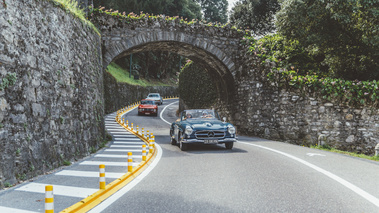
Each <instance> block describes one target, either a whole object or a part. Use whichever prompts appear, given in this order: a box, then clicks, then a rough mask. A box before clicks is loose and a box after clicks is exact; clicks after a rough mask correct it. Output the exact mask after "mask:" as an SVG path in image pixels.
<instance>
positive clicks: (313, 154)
mask: <svg viewBox="0 0 379 213" xmlns="http://www.w3.org/2000/svg"><path fill="white" fill-rule="evenodd" d="M307 155H308V156H311V157H313V156H323V157H324V156H326V155H323V154H319V153H307Z"/></svg>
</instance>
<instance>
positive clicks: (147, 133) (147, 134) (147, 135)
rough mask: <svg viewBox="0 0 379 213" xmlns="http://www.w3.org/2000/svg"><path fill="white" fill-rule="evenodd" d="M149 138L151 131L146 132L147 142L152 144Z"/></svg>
mask: <svg viewBox="0 0 379 213" xmlns="http://www.w3.org/2000/svg"><path fill="white" fill-rule="evenodd" d="M149 136H150V135H149V130H146V140H147V141H148V142H149V143H150V140H149Z"/></svg>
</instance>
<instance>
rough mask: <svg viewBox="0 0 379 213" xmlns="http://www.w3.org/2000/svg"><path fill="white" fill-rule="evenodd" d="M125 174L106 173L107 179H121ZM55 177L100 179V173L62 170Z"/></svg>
mask: <svg viewBox="0 0 379 213" xmlns="http://www.w3.org/2000/svg"><path fill="white" fill-rule="evenodd" d="M124 174H125V173H117V172H106V171H105V177H107V178H119V177H121V176H123V175H124ZM55 175H63V176H73V177H96V178H98V177H99V172H88V171H77V170H62V171H60V172H58V173H55Z"/></svg>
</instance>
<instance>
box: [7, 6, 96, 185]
mask: <svg viewBox="0 0 379 213" xmlns="http://www.w3.org/2000/svg"><path fill="white" fill-rule="evenodd" d="M5 2H6V5H5V4H2V3H1V4H0V29H1V30H0V79H2V80H1V84H0V85H1V87H2V89H1V90H0V188H2V187H4V185H8V186H9V185H12V184H15V183H17V182H18V181H22V180H25V179H28V178H31V177H33V176H36V175H39V174H43V173H44V172H46V171H49V170H51V169H53V168H56V167H58V166H61V165H63V164H64V163H67V162H69V161H71V160H74V159H77V158H81V157H83V156H86V155H88V154H89V152H90V150H93V149H96V148H97V147H98V145H99V143H100V142H102V136H103V134H104V122H103V118H104V106H103V105H104V99H103V71H102V64H101V63H102V56H101V50H100V47H101V40H100V36H99V35H97V34H96V33H95V32H94V31H93V30H92V29H91V28H89V27H87V26H86V25H84V24H83V23H82V22H81V20H79V19H78V18H76V17H74V16H73V15H71V14H69V13H68V12H66V11H65V10H63V9H61V8H59V7H57V6H56V5H55V4H54V3H52V2H51V1H35V0H17V1H14V0H12V1H10V0H6V1H5Z"/></svg>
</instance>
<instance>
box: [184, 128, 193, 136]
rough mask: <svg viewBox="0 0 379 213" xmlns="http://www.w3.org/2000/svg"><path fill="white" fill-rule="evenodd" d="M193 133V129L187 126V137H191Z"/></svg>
mask: <svg viewBox="0 0 379 213" xmlns="http://www.w3.org/2000/svg"><path fill="white" fill-rule="evenodd" d="M192 132H193V129H192V128H191V127H190V126H186V130H184V133H186V134H187V135H191V134H192Z"/></svg>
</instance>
